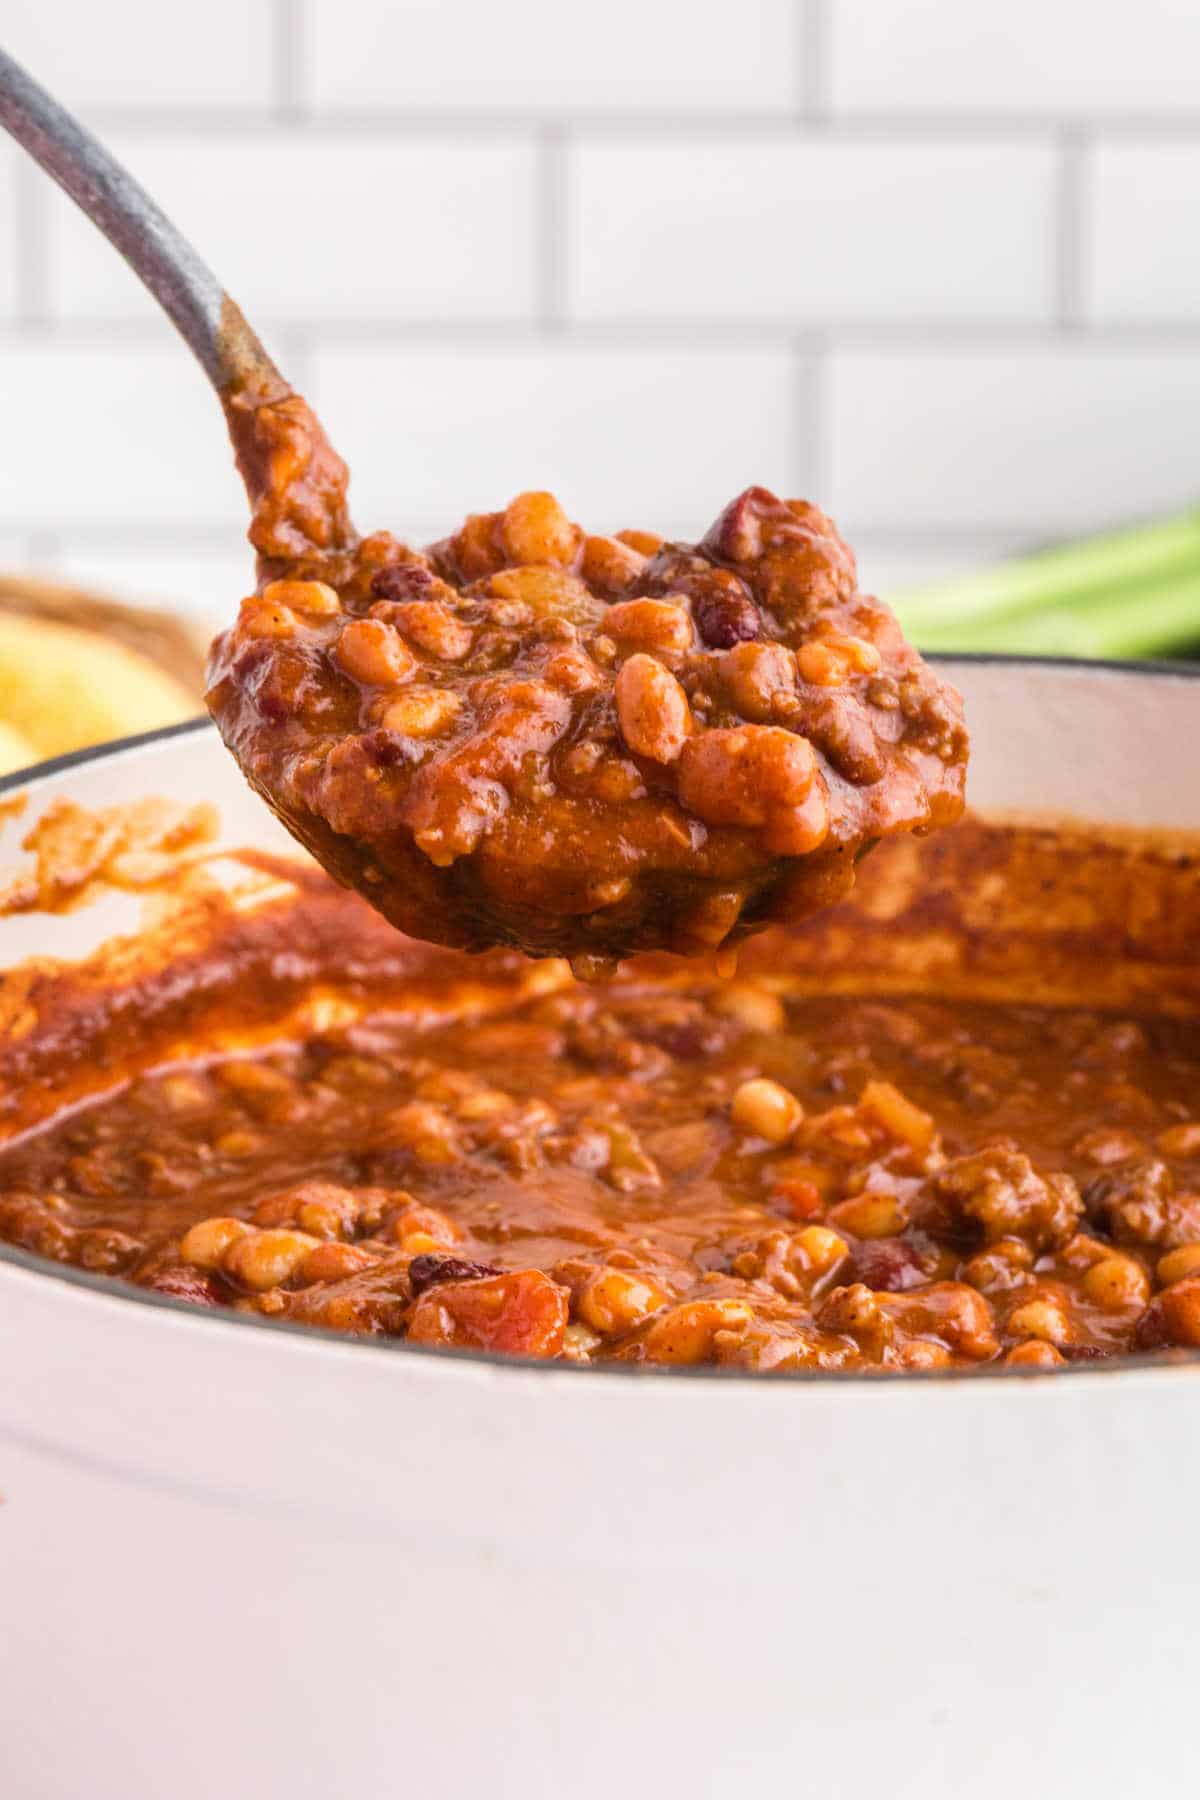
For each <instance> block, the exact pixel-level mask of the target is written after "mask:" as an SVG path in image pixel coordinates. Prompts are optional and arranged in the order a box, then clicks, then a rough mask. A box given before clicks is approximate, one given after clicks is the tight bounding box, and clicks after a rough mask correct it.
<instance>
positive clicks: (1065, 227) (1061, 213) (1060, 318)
mask: <svg viewBox="0 0 1200 1800" xmlns="http://www.w3.org/2000/svg"><path fill="white" fill-rule="evenodd" d="M1088 148H1089V145H1088V140H1087V139H1086V137H1085V136H1084V134H1083V133H1082V132H1081V131H1080V130H1078V129H1076V128H1075V127H1068V128H1067V129H1065V130H1064V131H1063V132H1062V133H1061V134H1060V137H1059V143H1058V168H1057V178H1056V193H1055V200H1054V225H1053V230H1054V243H1053V246H1052V254H1053V259H1054V260H1053V268H1054V319H1055V323H1056V325H1057V327H1058V330H1059V331H1060V332H1061V333H1063V334H1066V335H1071V336H1074V335H1076V334H1077V333H1078V332H1080V331H1081V330H1082V327H1083V308H1084V291H1083V290H1084V282H1085V273H1084V249H1085V244H1084V182H1085V179H1086V172H1087V152H1088Z"/></svg>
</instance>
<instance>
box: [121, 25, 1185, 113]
mask: <svg viewBox="0 0 1200 1800" xmlns="http://www.w3.org/2000/svg"><path fill="white" fill-rule="evenodd" d="M827 3H828V0H799V4H802V5H803V6H804V7H805V8H806V9H807V8H814V9H816V10H815V13H814V17H815V18H817V19H823V18H824V17H825V16H826V14H825V11H824V8H825V6H826V5H827ZM304 4H305V0H275V5H276V7H277V9H278V11H277V14H276V17H277V21H278V23H277V30H276V43H277V49H276V56H277V68H276V80H275V94H274V99H273V102H272V103H268V106H267V107H266V109H264V107H263V106H261V105H255V104H252V103H247V104H245V105H213V106H204V105H190V106H181V107H173V108H170V109H166V108H163V107H161V106H154V105H145V106H138V105H113V104H109V105H103V104H102V105H98V106H94V107H89V108H88V110H87V120H88V123H89V124H90V125H91V126H93V127H94V128H95V129H96V130H98V131H100V132H118V133H126V132H128V133H130V134H140V133H144V134H151V133H161V134H162V135H165V136H189V135H196V134H211V135H212V136H213V137H220V136H221V135H222V134H223V133H226V132H229V131H238V130H245V131H248V132H254V133H256V134H260V135H262V134H269V133H270V132H271V131H272V130H276V129H278V126H279V123H280V111H281V108H282V107H284V106H285V105H286V106H287V107H290V108H291V109H293V111H295V112H296V113H298V114H299V115H301V116H302V117H303V118H304V119H305V121H306V122H307V123H308V124H309V125H310V126H311V128H312V130H313V131H314V133H315V134H318V135H321V136H328V137H353V136H358V135H362V136H365V135H369V134H371V133H384V134H390V135H394V136H395V137H397V138H411V137H429V138H449V137H457V136H467V137H483V138H486V137H497V136H503V137H528V136H529V134H530V133H531V132H536V131H541V130H546V129H549V128H553V129H557V130H559V131H570V132H572V133H576V132H580V133H592V134H594V135H596V136H597V137H612V138H618V139H619V138H620V137H622V136H625V135H627V136H629V137H630V138H636V139H639V140H640V139H643V138H645V137H647V136H649V137H653V138H656V139H658V138H667V139H671V138H677V137H679V136H680V135H686V134H687V133H689V132H693V133H695V134H696V135H698V136H705V137H710V136H717V137H719V136H723V135H729V136H732V137H736V136H738V135H751V136H756V137H762V136H767V137H774V136H780V137H788V136H792V135H794V134H795V133H796V131H797V126H798V124H799V127H800V130H801V134H802V135H803V130H804V127H805V126H808V125H812V126H813V127H814V128H815V129H814V131H813V135H814V136H815V135H819V134H821V133H823V132H825V131H828V132H829V133H830V135H832V136H835V137H837V138H839V139H845V140H846V141H847V142H862V141H863V140H864V139H865V140H868V141H877V142H880V143H885V144H886V143H891V142H896V143H908V142H911V141H912V140H913V139H918V140H926V141H929V142H934V143H946V142H950V143H955V142H975V141H978V140H980V139H985V140H988V139H990V140H992V141H994V142H998V143H1005V144H1011V143H1020V142H1027V141H1029V140H1030V139H1031V138H1032V139H1035V140H1041V141H1043V142H1046V141H1053V140H1054V139H1055V137H1056V136H1058V135H1060V134H1062V133H1063V132H1077V133H1082V134H1088V135H1104V136H1110V137H1113V138H1116V139H1124V138H1128V137H1131V136H1133V137H1136V138H1138V139H1145V140H1147V141H1150V142H1153V143H1193V144H1194V143H1196V142H1197V140H1198V139H1200V111H1197V112H1194V113H1188V114H1179V115H1176V116H1175V117H1173V118H1164V117H1162V116H1159V115H1154V114H1144V113H1127V114H1112V115H1109V116H1105V115H1104V114H1102V113H1099V114H1087V115H1083V114H1081V115H1079V116H1078V117H1077V118H1064V117H1062V116H1061V115H1056V114H1054V113H1038V112H1027V113H1023V112H1010V113H1005V112H983V111H975V112H970V113H967V112H950V111H938V110H936V109H930V110H928V111H915V110H914V111H912V112H896V113H885V112H862V113H853V112H838V113H837V114H836V115H835V114H834V113H833V110H832V104H831V96H830V92H829V89H830V85H831V82H830V77H831V69H830V66H829V65H830V58H829V49H828V44H827V42H825V41H823V34H822V32H821V30H820V29H818V31H817V33H816V36H815V39H813V37H812V31H811V27H810V28H809V29H808V30H807V31H806V32H805V33H803V34H802V47H803V46H804V45H807V43H808V42H809V41H810V40H811V41H814V42H815V45H816V54H815V57H806V59H805V60H806V62H807V63H808V65H809V66H808V68H807V72H803V71H801V70H798V77H799V79H798V80H797V88H798V90H800V101H801V103H802V104H801V105H800V106H798V105H797V104H796V103H795V102H794V103H793V104H792V105H791V106H783V107H775V108H772V109H769V110H765V111H764V110H749V109H746V108H741V109H736V108H735V109H732V110H730V111H728V112H717V111H713V110H708V109H705V108H697V109H693V110H686V109H685V110H682V111H678V112H671V111H669V110H664V111H651V110H649V109H636V108H630V109H629V110H627V111H620V110H617V109H612V110H607V111H605V110H602V109H588V108H586V107H582V108H576V109H575V110H573V111H571V112H554V111H547V110H545V109H542V110H538V109H536V108H528V109H517V110H513V111H503V110H489V109H488V108H486V107H476V108H472V109H470V110H467V111H456V110H454V109H452V108H447V109H445V110H444V111H439V110H437V109H434V108H424V109H420V108H409V109H408V110H407V111H404V112H400V111H393V110H392V109H390V108H387V107H374V108H371V107H364V108H362V109H359V110H353V109H349V108H340V109H339V108H326V109H322V110H321V112H320V113H317V112H315V111H314V110H313V109H312V107H311V106H310V103H309V100H308V96H307V85H308V84H307V63H308V54H309V53H308V49H307V44H306V33H305V29H304V21H305V18H306V14H305V12H304ZM288 21H292V22H293V23H291V24H289V23H287V22H288ZM810 90H811V91H810ZM810 106H811V107H812V108H813V109H814V110H815V113H816V116H815V117H813V118H811V119H810V117H809V110H808V109H809V107H810Z"/></svg>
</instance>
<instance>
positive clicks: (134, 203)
mask: <svg viewBox="0 0 1200 1800" xmlns="http://www.w3.org/2000/svg"><path fill="white" fill-rule="evenodd" d="M0 124H2V125H4V127H5V128H6V130H8V131H10V132H11V133H12V135H13V137H15V138H16V140H17V142H18V143H19V144H21V145H23V146H24V148H25V149H26V150H27V151H28V152H29V154H30V156H32V157H33V158H34V160H35V161H36V162H39V163H40V164H41V166H42V168H43V169H45V171H46V173H47V174H48V175H50V176H52V177H53V179H54V180H55V181H57V183H58V185H59V186H60V187H61V188H64V189H65V190H66V192H67V193H68V194H70V196H71V198H72V200H74V202H75V204H76V205H77V206H78V207H80V208H81V209H82V210H83V211H84V212H85V213H86V214H87V216H88V218H89V219H90V220H91V221H92V223H93V225H95V226H97V227H98V229H99V230H100V231H102V232H103V233H104V235H105V237H106V238H107V239H108V241H109V243H110V244H112V245H113V246H114V247H115V248H116V249H117V250H119V251H120V253H121V255H122V256H123V257H124V258H125V261H126V262H127V263H128V264H129V266H130V268H131V269H133V270H134V272H135V273H136V274H137V275H138V276H139V277H140V278H141V280H142V281H143V282H144V283H145V285H146V286H147V287H148V288H149V290H150V292H151V293H152V294H153V295H154V298H155V299H156V300H157V301H158V303H159V305H160V306H161V307H162V309H163V311H164V312H165V313H166V314H167V315H168V317H169V318H170V319H171V320H172V322H173V323H174V324H175V326H176V327H177V328H178V330H179V332H180V334H181V336H182V337H183V339H184V341H185V342H186V343H187V345H188V347H189V348H190V349H191V350H192V352H193V353H194V355H195V356H196V358H197V360H198V362H199V363H200V366H201V367H202V368H203V370H204V373H205V374H206V375H207V376H208V379H209V380H210V381H211V382H212V384H213V386H214V387H215V388H216V390H217V392H218V394H220V395H221V397H222V398H223V399H224V398H226V397H228V396H229V395H230V394H231V393H234V392H237V391H239V390H241V389H243V388H247V387H253V388H254V389H256V390H257V391H259V392H261V393H262V395H263V397H264V398H273V397H275V395H277V394H283V393H286V392H287V391H288V389H287V383H286V382H285V381H284V380H283V377H282V376H281V375H280V373H279V371H278V369H277V368H276V367H275V365H274V363H273V362H272V361H271V359H270V357H269V356H268V355H267V353H266V351H265V350H264V349H263V347H262V345H261V343H260V342H259V340H258V337H257V336H256V334H255V333H254V332H253V331H252V330H251V329H250V327H249V325H247V323H246V321H245V319H244V318H243V317H242V314H241V311H240V309H239V308H238V307H237V306H236V305H235V304H234V302H233V301H232V300H231V299H230V298H229V295H228V294H227V293H226V292H225V290H224V288H223V287H222V286H221V284H220V282H219V281H218V280H217V278H216V276H215V275H214V274H213V272H212V270H211V269H210V268H209V267H208V265H207V263H206V262H204V261H203V259H202V258H201V257H199V256H198V255H197V254H196V252H195V250H193V248H192V246H191V245H190V244H189V243H188V241H187V239H186V238H185V237H183V236H182V234H181V233H180V232H179V231H178V230H177V229H176V227H175V226H174V225H173V224H172V223H171V221H170V219H168V217H167V215H166V214H165V213H164V212H163V210H162V208H161V207H159V206H157V205H156V204H155V202H154V201H153V200H152V199H151V198H150V196H149V194H148V193H147V192H146V190H145V188H143V187H142V186H141V184H140V183H139V182H137V181H135V180H134V178H133V176H132V175H131V174H130V173H129V171H128V170H127V169H125V168H122V166H121V164H120V163H119V162H118V161H117V160H116V158H115V157H114V156H111V155H110V154H109V152H108V151H107V150H106V149H105V148H104V145H103V144H101V143H100V142H99V140H98V139H97V138H95V137H93V136H92V133H91V132H90V131H88V130H87V129H86V127H85V126H83V125H81V124H80V123H79V121H78V120H77V119H75V118H73V117H72V115H71V114H70V113H69V112H68V111H67V110H66V108H65V107H63V106H60V105H59V103H58V101H57V100H56V99H55V98H54V96H53V95H52V94H49V93H47V91H46V89H45V88H44V87H42V85H41V83H40V82H38V81H35V80H34V78H33V76H32V75H30V74H29V72H28V70H26V69H24V68H22V66H21V64H20V63H18V62H15V61H14V60H13V58H12V57H11V56H9V55H8V54H7V52H6V51H4V50H2V49H0Z"/></svg>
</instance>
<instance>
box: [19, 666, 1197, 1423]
mask: <svg viewBox="0 0 1200 1800" xmlns="http://www.w3.org/2000/svg"><path fill="white" fill-rule="evenodd" d="M927 660H928V661H929V662H932V663H937V664H954V663H970V664H977V665H978V664H983V665H989V664H990V665H993V666H999V667H1011V668H1016V669H1037V668H1052V669H1060V670H1062V671H1064V672H1065V673H1069V674H1082V673H1092V672H1094V671H1097V670H1100V671H1105V672H1107V673H1109V674H1114V675H1133V676H1146V677H1149V678H1151V679H1158V680H1161V679H1164V678H1166V679H1170V678H1171V677H1174V678H1175V679H1177V680H1179V681H1197V682H1200V662H1191V661H1186V660H1180V661H1178V662H1175V661H1172V662H1165V661H1146V662H1121V661H1110V660H1103V659H1100V658H1087V657H1078V656H1015V655H1010V654H1007V653H1000V652H995V651H963V652H962V653H961V654H955V653H953V652H944V653H940V654H937V655H931V656H930V657H928V658H927ZM215 729H216V727H215V726H214V724H213V722H212V720H211V719H207V718H205V717H203V716H198V717H196V718H194V719H185V720H183V721H182V722H181V723H179V724H176V725H162V726H159V727H158V728H157V729H156V730H153V731H143V732H138V733H136V734H134V735H133V736H130V737H123V738H113V739H110V740H109V741H108V742H106V743H103V744H92V745H88V746H87V747H86V748H84V749H82V750H69V751H67V752H66V753H65V754H64V755H62V756H54V757H50V758H48V759H47V760H46V761H44V762H40V763H34V764H33V765H31V766H30V767H29V768H25V769H16V770H14V771H12V772H11V773H10V774H8V775H0V796H3V795H4V794H6V793H8V792H11V791H12V790H13V789H15V788H20V787H24V786H26V785H27V784H28V783H29V782H31V781H37V780H41V779H42V778H43V777H45V776H50V775H58V774H61V773H62V772H64V771H65V770H67V769H74V768H82V767H84V766H86V765H87V764H88V763H92V762H99V761H102V760H104V759H105V758H107V757H110V756H115V755H117V754H119V753H122V752H124V751H129V750H138V749H142V748H144V747H146V746H148V745H151V744H156V743H162V742H165V741H166V740H168V739H171V738H176V737H185V736H187V735H189V734H191V733H199V732H211V731H215ZM0 1263H8V1264H10V1265H11V1266H13V1267H15V1268H18V1269H23V1270H25V1271H26V1272H27V1273H28V1274H31V1275H40V1276H49V1277H50V1278H51V1279H53V1280H55V1281H59V1282H64V1283H66V1284H67V1285H68V1286H71V1287H77V1288H83V1289H85V1290H87V1291H88V1292H91V1293H93V1294H98V1295H100V1296H102V1297H104V1298H105V1299H108V1300H112V1301H114V1302H116V1303H118V1304H120V1303H122V1302H133V1304H134V1305H138V1306H152V1307H159V1308H165V1309H166V1310H168V1311H169V1312H173V1313H175V1314H177V1315H178V1316H179V1317H180V1318H190V1319H191V1320H192V1321H193V1323H195V1322H196V1321H197V1320H205V1321H208V1320H212V1319H213V1314H212V1313H211V1312H210V1311H209V1310H208V1308H206V1307H204V1308H202V1307H197V1306H195V1305H194V1304H192V1303H190V1302H189V1301H186V1300H180V1299H177V1298H175V1297H174V1296H172V1295H170V1294H159V1293H155V1292H154V1291H153V1290H152V1289H150V1288H139V1287H137V1286H135V1284H134V1283H132V1282H122V1281H120V1280H118V1279H116V1278H115V1277H113V1276H111V1275H101V1274H96V1273H93V1272H92V1271H91V1270H89V1269H79V1268H75V1267H73V1266H72V1265H70V1264H67V1263H58V1262H55V1261H53V1260H52V1259H51V1258H49V1257H45V1256H38V1255H36V1254H35V1253H34V1252H33V1251H31V1250H21V1249H18V1247H17V1246H16V1245H15V1244H8V1243H5V1242H3V1241H0ZM220 1323H221V1324H223V1325H229V1326H232V1327H235V1328H237V1327H243V1328H249V1329H250V1330H253V1331H269V1332H276V1333H282V1334H284V1335H285V1336H287V1337H290V1338H295V1339H299V1340H301V1341H303V1342H304V1343H306V1344H308V1345H310V1346H312V1348H313V1350H314V1351H318V1352H319V1347H320V1345H321V1344H322V1342H324V1343H325V1344H327V1345H331V1346H337V1347H339V1348H341V1347H345V1346H346V1345H351V1344H352V1345H354V1346H355V1349H356V1351H357V1352H359V1353H362V1354H369V1353H370V1352H372V1351H374V1352H376V1353H382V1354H384V1355H387V1356H409V1357H413V1356H415V1357H421V1358H429V1357H432V1358H435V1359H436V1361H437V1362H438V1363H439V1364H443V1365H444V1364H445V1363H446V1362H447V1361H448V1360H449V1361H452V1362H456V1361H462V1362H466V1363H483V1364H485V1365H491V1366H493V1367H495V1368H499V1369H515V1370H523V1371H525V1372H526V1373H529V1372H531V1371H534V1370H536V1371H538V1372H539V1374H540V1375H541V1376H542V1377H543V1378H546V1379H554V1378H558V1379H564V1380H572V1379H580V1378H585V1379H586V1378H589V1377H593V1378H594V1377H595V1376H597V1375H600V1376H603V1377H605V1378H608V1379H621V1378H625V1379H633V1380H636V1381H680V1380H688V1381H710V1382H712V1381H715V1382H720V1383H722V1384H724V1383H730V1382H732V1383H734V1384H738V1385H740V1384H742V1383H745V1382H754V1383H755V1384H757V1385H761V1384H762V1382H763V1381H764V1379H765V1377H764V1376H763V1374H762V1373H761V1372H758V1371H755V1370H750V1369H731V1368H713V1367H710V1366H708V1365H705V1364H701V1365H698V1366H696V1367H684V1368H675V1367H671V1366H669V1365H664V1364H659V1363H611V1362H610V1363H599V1364H595V1365H591V1364H589V1365H586V1366H585V1365H583V1364H579V1363H572V1362H566V1361H545V1360H542V1359H540V1358H537V1357H514V1356H506V1355H502V1354H500V1353H499V1352H496V1351H491V1350H455V1351H454V1352H453V1353H451V1354H450V1355H449V1356H448V1354H447V1352H446V1351H445V1350H443V1349H438V1348H436V1347H434V1346H432V1345H427V1344H410V1343H409V1342H408V1341H407V1339H405V1338H363V1337H359V1336H357V1335H356V1334H355V1333H353V1332H341V1331H336V1332H335V1331H325V1330H321V1329H317V1328H314V1327H313V1326H311V1325H301V1324H296V1323H293V1322H292V1321H291V1320H280V1319H270V1318H265V1317H264V1316H263V1315H262V1314H258V1313H243V1312H233V1311H227V1312H226V1313H225V1314H224V1316H223V1317H222V1318H221V1320H220ZM1198 1362H1200V1349H1195V1350H1182V1349H1181V1350H1175V1351H1172V1352H1171V1353H1170V1355H1169V1358H1167V1357H1164V1358H1161V1359H1159V1360H1156V1361H1153V1362H1151V1361H1149V1360H1147V1359H1144V1358H1142V1357H1139V1356H1136V1355H1128V1356H1114V1357H1105V1358H1103V1359H1099V1360H1095V1361H1087V1362H1078V1363H1068V1364H1067V1365H1066V1366H1065V1367H1060V1368H1055V1369H1038V1368H1028V1367H1025V1368H1022V1367H1020V1366H1017V1367H1015V1368H1014V1367H1005V1366H1004V1365H992V1364H988V1365H985V1366H984V1367H983V1368H978V1369H973V1368H954V1369H909V1370H895V1371H889V1372H888V1373H887V1374H886V1375H884V1376H882V1378H881V1373H880V1371H878V1370H870V1369H864V1370H846V1371H838V1370H826V1369H787V1370H780V1371H778V1372H777V1373H773V1374H772V1375H771V1376H770V1385H772V1386H775V1385H777V1384H779V1383H780V1382H784V1383H789V1384H795V1383H804V1384H808V1383H820V1384H824V1383H829V1382H836V1383H843V1384H844V1383H847V1382H851V1383H853V1384H854V1385H855V1387H857V1388H861V1387H862V1386H863V1385H864V1384H869V1385H873V1386H876V1387H880V1386H881V1387H882V1388H883V1389H884V1390H885V1391H886V1390H887V1389H888V1388H890V1387H891V1385H892V1383H893V1382H895V1381H902V1382H904V1383H905V1384H906V1385H907V1384H909V1383H913V1382H919V1383H921V1384H923V1385H925V1386H929V1385H933V1386H934V1387H939V1388H941V1387H946V1386H947V1385H950V1386H954V1387H957V1386H958V1385H959V1384H960V1383H962V1382H967V1381H969V1382H980V1381H983V1382H997V1381H1013V1380H1016V1381H1054V1382H1061V1381H1077V1380H1081V1379H1082V1380H1086V1379H1090V1378H1092V1377H1105V1376H1107V1377H1113V1376H1115V1375H1118V1374H1120V1373H1121V1372H1122V1371H1124V1372H1127V1373H1130V1374H1133V1373H1137V1374H1138V1375H1141V1376H1143V1377H1145V1376H1148V1375H1156V1376H1166V1375H1171V1374H1174V1373H1177V1372H1179V1371H1181V1370H1184V1369H1187V1368H1190V1367H1193V1366H1194V1365H1195V1364H1196V1363H1198Z"/></svg>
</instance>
